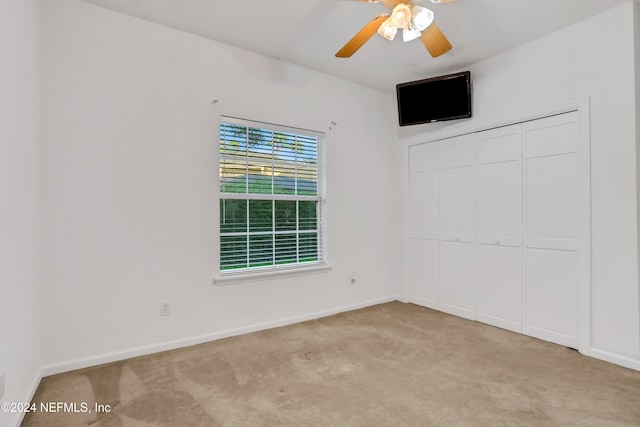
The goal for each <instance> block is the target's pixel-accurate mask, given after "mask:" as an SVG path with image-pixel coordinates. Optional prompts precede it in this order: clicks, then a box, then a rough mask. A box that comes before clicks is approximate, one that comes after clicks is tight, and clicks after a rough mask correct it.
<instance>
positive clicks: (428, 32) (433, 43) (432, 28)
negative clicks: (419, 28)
mask: <svg viewBox="0 0 640 427" xmlns="http://www.w3.org/2000/svg"><path fill="white" fill-rule="evenodd" d="M420 41H421V42H422V44H423V45H424V47H426V48H427V50H428V51H429V53H430V54H431V56H433V57H434V58H437V57H438V56H440V55H442V54H444V53H446V52H448V51H450V50H451V48H452V47H453V46H451V43H449V40H447V38H446V37H445V35H444V34H443V33H442V31H440V28H439V27H438V26H437V25H436V23H435V22H433V23H431V25H429V26H428V27H427V28H426V29H425V30H424V31H423V32H422V35H421V36H420Z"/></svg>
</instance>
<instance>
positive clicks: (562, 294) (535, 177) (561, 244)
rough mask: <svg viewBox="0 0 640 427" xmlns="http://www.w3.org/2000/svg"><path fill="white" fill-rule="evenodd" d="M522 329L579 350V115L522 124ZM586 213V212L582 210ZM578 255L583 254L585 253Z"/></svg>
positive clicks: (581, 173) (526, 332)
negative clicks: (523, 265)
mask: <svg viewBox="0 0 640 427" xmlns="http://www.w3.org/2000/svg"><path fill="white" fill-rule="evenodd" d="M522 131H523V141H524V172H525V173H524V189H525V191H524V205H525V209H524V223H525V224H526V225H525V229H524V251H525V256H524V260H525V274H524V319H523V321H524V324H523V332H524V333H525V334H527V335H531V336H534V337H538V338H542V339H545V340H547V341H552V342H556V343H559V344H563V345H566V346H569V347H574V348H578V347H577V346H578V314H579V313H578V302H579V262H580V256H583V257H584V256H586V253H582V254H581V253H580V247H581V246H580V241H579V239H580V238H582V239H587V238H588V236H580V235H579V234H580V224H581V223H582V222H583V221H581V214H584V212H581V208H582V206H583V205H584V203H583V202H582V199H583V198H584V195H583V194H582V188H584V187H583V186H582V185H581V183H582V182H583V181H584V179H585V173H584V170H583V169H584V167H583V166H582V164H583V163H584V162H581V159H580V157H579V154H580V153H579V147H578V138H577V114H576V113H567V114H562V115H558V116H553V117H547V118H545V119H541V120H534V121H531V122H526V123H523V125H522ZM582 209H583V210H584V208H582ZM582 252H586V251H585V250H583V251H582Z"/></svg>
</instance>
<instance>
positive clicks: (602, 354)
mask: <svg viewBox="0 0 640 427" xmlns="http://www.w3.org/2000/svg"><path fill="white" fill-rule="evenodd" d="M591 357H593V358H595V359H600V360H604V361H605V362H609V363H614V364H616V365H620V366H623V367H625V368H629V369H634V370H636V371H640V360H639V359H632V358H631V357H627V356H620V355H619V354H615V353H611V352H608V351H605V350H599V349H597V348H593V347H591Z"/></svg>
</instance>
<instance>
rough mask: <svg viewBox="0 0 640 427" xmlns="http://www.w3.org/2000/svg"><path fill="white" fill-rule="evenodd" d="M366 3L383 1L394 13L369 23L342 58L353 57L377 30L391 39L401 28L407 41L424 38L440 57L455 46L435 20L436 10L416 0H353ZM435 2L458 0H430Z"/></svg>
mask: <svg viewBox="0 0 640 427" xmlns="http://www.w3.org/2000/svg"><path fill="white" fill-rule="evenodd" d="M352 1H360V2H366V3H382V4H383V5H384V6H385V7H386V8H387V9H389V10H390V12H387V13H381V14H380V15H378V16H376V17H375V18H373V19H372V20H371V21H370V22H369V23H368V24H367V25H365V26H364V27H363V28H362V29H361V30H360V31H359V32H358V33H357V34H356V35H355V36H353V38H352V39H351V40H349V41H348V42H347V44H345V45H344V46H343V47H342V49H340V50H339V51H338V53H336V57H338V58H349V57H350V56H352V55H353V54H354V53H356V51H357V50H358V49H360V48H361V47H362V46H363V45H364V44H365V43H366V42H367V41H368V40H369V39H370V38H371V37H372V36H373V35H374V34H375V33H376V32H377V33H378V34H380V35H381V36H382V37H384V38H386V39H387V40H393V38H394V37H395V35H396V33H397V32H398V30H399V29H402V38H403V40H404V41H405V42H407V41H410V40H415V39H417V38H420V41H421V42H422V44H423V45H424V47H426V48H427V50H428V51H429V53H430V54H431V56H432V57H434V58H436V57H438V56H440V55H442V54H444V53H446V52H448V51H449V50H451V48H452V46H451V43H450V42H449V40H447V38H446V37H445V35H444V34H443V33H442V31H440V28H438V26H437V25H436V23H435V22H434V21H433V19H434V15H433V12H432V11H431V10H429V9H427V8H426V7H422V6H418V5H414V4H413V0H352ZM430 1H431V3H447V2H450V1H454V0H430Z"/></svg>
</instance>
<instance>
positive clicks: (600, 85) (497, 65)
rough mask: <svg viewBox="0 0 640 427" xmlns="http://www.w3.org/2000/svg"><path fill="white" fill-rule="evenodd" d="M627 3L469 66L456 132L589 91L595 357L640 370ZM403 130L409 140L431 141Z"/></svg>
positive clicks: (425, 129) (442, 129) (424, 129)
mask: <svg viewBox="0 0 640 427" xmlns="http://www.w3.org/2000/svg"><path fill="white" fill-rule="evenodd" d="M632 8H633V2H631V1H629V2H628V3H625V4H623V5H621V6H619V7H616V8H614V9H611V10H609V11H607V12H605V13H603V14H601V15H598V16H596V17H593V18H591V19H588V20H586V21H583V22H581V23H579V24H576V25H574V26H571V27H568V28H566V29H563V30H561V31H559V32H556V33H554V34H552V35H550V36H547V37H544V38H542V39H539V40H537V41H534V42H531V43H528V44H526V45H524V46H521V47H519V48H517V49H514V50H511V51H508V52H505V53H503V54H500V55H498V56H496V57H493V58H491V59H488V60H485V61H482V62H480V63H477V64H474V65H472V66H471V67H469V68H470V69H471V72H472V77H473V81H474V105H473V108H474V118H473V119H470V120H467V121H461V122H457V123H452V124H450V125H439V126H438V127H437V128H435V129H437V133H439V134H447V133H449V134H455V133H464V132H469V131H474V130H480V129H485V128H488V127H491V126H494V125H497V124H504V123H506V122H509V121H517V120H518V119H520V118H523V117H527V116H529V115H531V114H535V113H539V112H542V111H545V110H546V109H548V108H550V106H555V105H558V104H564V103H568V102H571V101H574V100H578V99H581V98H585V97H589V99H590V110H591V172H592V182H591V192H592V194H591V201H592V212H591V221H592V225H591V237H592V243H591V248H592V270H591V274H592V277H591V280H592V311H591V347H592V355H594V356H596V357H600V358H603V359H607V360H610V361H615V362H616V363H621V364H625V365H627V366H633V367H636V368H637V369H640V363H639V361H638V359H639V358H640V341H639V338H640V331H639V325H640V323H639V295H638V241H637V228H638V227H637V222H638V218H637V215H636V214H637V208H636V197H637V193H636V190H637V188H636V126H635V119H636V110H635V88H636V86H635V82H634V78H635V75H634V44H633V42H634V25H633V24H634V22H633V21H634V18H633V13H632V12H633V11H632ZM429 129H430V127H429V125H425V126H419V127H415V128H413V129H406V130H405V129H402V130H399V131H398V135H399V136H400V137H401V138H403V141H404V143H405V145H406V144H409V143H412V142H418V141H421V140H428V139H432V138H433V133H431V132H429Z"/></svg>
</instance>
